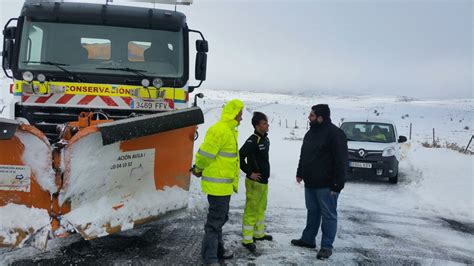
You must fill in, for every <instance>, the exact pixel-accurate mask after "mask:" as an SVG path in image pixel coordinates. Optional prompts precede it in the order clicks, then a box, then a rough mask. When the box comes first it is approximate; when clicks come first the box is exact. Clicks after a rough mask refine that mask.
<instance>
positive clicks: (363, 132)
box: [341, 122, 395, 143]
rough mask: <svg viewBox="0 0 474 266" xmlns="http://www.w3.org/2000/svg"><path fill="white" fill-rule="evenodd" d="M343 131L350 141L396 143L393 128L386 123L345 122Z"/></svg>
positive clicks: (342, 127) (342, 126)
mask: <svg viewBox="0 0 474 266" xmlns="http://www.w3.org/2000/svg"><path fill="white" fill-rule="evenodd" d="M341 129H342V130H343V131H344V133H346V136H347V140H349V141H366V142H382V143H390V142H395V133H394V130H393V126H392V125H390V124H384V123H371V122H345V123H343V124H342V125H341Z"/></svg>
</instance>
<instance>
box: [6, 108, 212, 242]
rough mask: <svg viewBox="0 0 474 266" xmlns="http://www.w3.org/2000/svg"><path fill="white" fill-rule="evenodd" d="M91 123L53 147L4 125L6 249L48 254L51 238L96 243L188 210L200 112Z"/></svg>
mask: <svg viewBox="0 0 474 266" xmlns="http://www.w3.org/2000/svg"><path fill="white" fill-rule="evenodd" d="M92 118H93V115H92V113H81V114H80V116H79V118H78V121H77V122H68V123H67V124H65V125H64V127H62V128H63V131H62V132H63V133H61V135H60V136H61V137H60V138H61V140H60V141H58V142H57V143H55V144H53V145H51V144H50V143H49V141H48V139H47V138H46V136H45V135H44V134H43V133H42V132H41V131H40V130H38V129H37V128H36V127H34V126H30V125H25V124H19V123H17V122H16V121H14V120H6V119H2V120H1V121H0V126H1V129H2V132H3V133H4V135H3V136H2V138H1V139H0V151H1V152H0V247H10V248H16V247H21V246H23V245H24V244H25V243H28V244H30V245H33V246H35V247H38V248H40V249H45V248H46V244H47V239H48V236H54V237H64V236H67V235H69V234H70V233H71V232H74V231H76V232H79V233H80V234H81V235H82V236H83V237H84V238H85V239H94V238H97V237H101V236H105V235H109V234H113V233H116V232H120V231H124V230H127V229H131V228H133V227H134V226H136V225H139V224H144V223H147V222H150V221H153V220H156V219H159V218H160V217H162V216H163V215H165V214H167V213H172V212H174V211H176V210H180V209H183V208H185V207H186V206H187V203H188V190H189V183H190V173H189V168H190V167H191V164H192V155H193V144H194V137H195V134H196V129H197V125H198V124H201V123H203V122H204V116H203V113H202V111H201V109H199V108H197V107H196V108H189V109H185V110H178V111H170V112H166V113H160V114H152V115H143V116H139V117H134V118H127V119H123V120H119V121H112V120H93V119H92ZM50 232H52V234H51V233H50Z"/></svg>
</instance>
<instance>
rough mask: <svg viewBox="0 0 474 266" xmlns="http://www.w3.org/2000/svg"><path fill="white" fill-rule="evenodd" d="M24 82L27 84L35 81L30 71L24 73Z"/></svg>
mask: <svg viewBox="0 0 474 266" xmlns="http://www.w3.org/2000/svg"><path fill="white" fill-rule="evenodd" d="M23 80H24V81H26V82H28V83H29V82H32V81H33V73H31V72H30V71H25V72H23Z"/></svg>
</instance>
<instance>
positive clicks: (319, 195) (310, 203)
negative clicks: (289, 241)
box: [301, 188, 339, 250]
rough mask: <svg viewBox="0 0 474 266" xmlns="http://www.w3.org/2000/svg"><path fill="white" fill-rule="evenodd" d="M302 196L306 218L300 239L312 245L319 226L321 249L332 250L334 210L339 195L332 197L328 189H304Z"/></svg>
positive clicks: (335, 228) (334, 236) (334, 222)
mask: <svg viewBox="0 0 474 266" xmlns="http://www.w3.org/2000/svg"><path fill="white" fill-rule="evenodd" d="M304 196H305V200H306V209H308V216H307V217H306V228H305V229H304V231H303V235H302V236H301V239H302V240H303V241H304V242H306V243H308V244H311V245H314V244H315V242H316V235H317V234H318V231H319V226H320V225H321V231H322V233H323V236H322V239H321V248H324V249H330V250H332V248H333V247H332V244H333V243H334V239H335V238H336V231H337V210H336V209H337V198H338V196H339V195H332V194H331V190H330V189H329V188H305V193H304ZM321 220H322V224H321Z"/></svg>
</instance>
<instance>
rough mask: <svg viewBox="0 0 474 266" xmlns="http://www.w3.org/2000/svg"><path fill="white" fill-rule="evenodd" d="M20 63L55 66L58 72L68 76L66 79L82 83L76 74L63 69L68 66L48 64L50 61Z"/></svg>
mask: <svg viewBox="0 0 474 266" xmlns="http://www.w3.org/2000/svg"><path fill="white" fill-rule="evenodd" d="M22 63H34V64H41V65H48V66H55V67H57V68H58V69H59V70H61V71H63V72H64V73H66V74H68V75H69V76H68V78H69V79H70V80H71V81H74V78H75V79H76V80H77V81H80V82H81V81H84V80H83V79H82V78H81V77H80V76H79V75H78V74H76V73H72V72H71V71H69V70H67V69H66V68H64V66H69V65H68V64H62V63H55V62H50V61H23V62H22Z"/></svg>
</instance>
